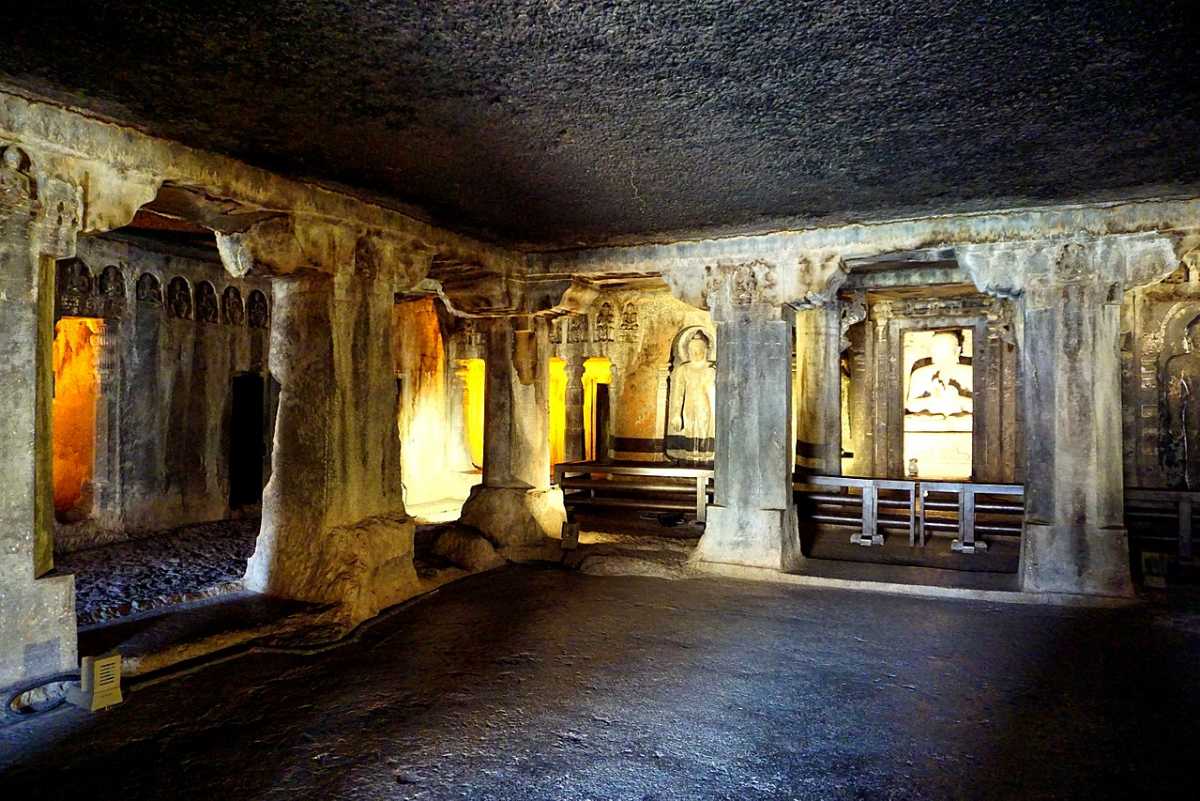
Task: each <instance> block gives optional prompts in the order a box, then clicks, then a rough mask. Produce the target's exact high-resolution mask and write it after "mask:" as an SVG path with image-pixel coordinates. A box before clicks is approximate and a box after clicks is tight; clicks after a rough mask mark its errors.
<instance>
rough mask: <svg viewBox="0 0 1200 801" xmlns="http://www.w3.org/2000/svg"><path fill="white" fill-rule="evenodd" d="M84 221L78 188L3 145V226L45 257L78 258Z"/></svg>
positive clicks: (0, 146)
mask: <svg viewBox="0 0 1200 801" xmlns="http://www.w3.org/2000/svg"><path fill="white" fill-rule="evenodd" d="M82 219H83V191H82V190H81V189H80V187H79V185H78V184H75V183H72V182H70V181H67V180H64V179H62V178H61V177H59V176H57V175H54V174H52V173H50V172H47V171H46V170H44V169H42V168H41V166H40V165H38V164H36V163H35V162H34V161H33V159H32V158H31V157H30V155H29V153H28V152H27V151H26V150H25V149H24V148H22V147H20V146H18V145H14V144H5V143H3V142H0V224H4V225H6V226H16V228H15V229H10V233H9V234H7V237H8V238H10V239H11V238H12V237H13V235H14V234H17V231H18V230H21V231H23V232H24V237H26V238H28V239H29V240H30V241H31V244H32V245H33V246H34V247H35V248H36V249H37V251H38V252H39V253H41V254H44V255H48V256H53V257H55V258H60V259H61V258H69V257H71V256H74V255H75V241H76V238H77V237H78V234H79V231H80V228H81V226H82Z"/></svg>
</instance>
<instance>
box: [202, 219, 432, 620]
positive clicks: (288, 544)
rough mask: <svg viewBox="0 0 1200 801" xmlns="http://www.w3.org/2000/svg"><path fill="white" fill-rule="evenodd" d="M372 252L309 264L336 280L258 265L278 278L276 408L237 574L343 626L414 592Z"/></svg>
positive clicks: (384, 263)
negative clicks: (264, 476) (324, 611)
mask: <svg viewBox="0 0 1200 801" xmlns="http://www.w3.org/2000/svg"><path fill="white" fill-rule="evenodd" d="M252 235H253V234H252ZM257 244H258V245H259V246H261V244H262V243H261V242H260V243H257ZM245 245H246V243H245V242H236V241H235V242H229V243H227V244H226V247H227V248H232V249H234V250H235V252H231V253H228V254H226V253H223V256H226V255H227V256H228V257H232V258H235V259H239V260H240V259H244V258H248V257H249V256H248V255H247V253H246V251H245V250H240V249H241V248H243V246H245ZM370 245H371V243H370V242H363V241H360V242H359V243H358V248H357V251H353V250H349V248H346V249H345V250H344V251H342V252H341V255H340V254H339V253H336V252H331V253H325V254H321V257H320V258H318V257H317V256H315V255H313V256H306V257H305V260H306V261H308V262H309V263H310V264H311V263H317V264H330V265H337V268H338V269H337V271H336V272H335V273H328V272H315V271H313V270H311V269H310V270H303V271H291V270H287V269H286V268H288V267H290V265H288V264H283V265H275V264H269V265H264V266H266V267H268V268H270V269H274V270H276V271H277V272H279V273H283V274H282V275H277V277H276V278H275V279H274V280H273V282H272V289H273V294H274V306H273V308H272V309H271V314H270V322H271V345H270V355H269V365H270V373H271V376H272V378H273V379H274V380H275V381H277V382H278V384H279V401H278V410H277V412H276V424H275V440H274V441H275V446H274V449H273V451H272V469H271V479H270V481H269V482H268V484H267V486H266V488H265V490H264V491H263V519H262V528H261V530H260V532H259V536H258V541H257V543H256V546H255V551H254V555H253V556H252V557H251V558H250V560H249V562H248V564H247V568H246V577H245V583H246V587H247V588H248V589H251V590H255V591H257V592H264V593H269V594H272V595H280V596H284V597H288V598H296V599H300V600H306V601H315V602H322V603H336V604H339V616H340V618H341V620H342V621H343V622H345V623H347V624H353V623H356V622H358V621H361V620H364V619H366V618H368V617H370V616H372V615H374V614H376V613H377V612H378V611H379V610H380V609H383V608H385V607H387V606H390V605H392V604H395V603H398V602H399V601H401V600H404V599H405V598H408V597H411V596H412V595H414V594H415V593H417V592H419V590H420V585H419V584H418V582H417V577H416V573H415V571H414V569H413V566H412V544H413V539H412V538H413V523H412V521H411V520H409V519H408V518H407V517H406V516H405V514H404V501H403V491H402V484H401V478H402V476H401V465H400V439H399V432H398V431H397V427H396V413H397V398H398V396H397V387H396V381H395V370H394V362H393V358H392V336H391V326H392V306H393V304H394V293H395V277H394V275H393V274H392V273H391V272H390V267H389V265H390V264H391V263H392V260H391V259H383V258H379V257H377V256H375V255H372V253H371V247H370ZM346 251H349V253H350V254H354V255H352V256H351V255H345V254H346ZM260 253H261V254H262V255H261V256H260V257H259V258H268V257H269V254H270V250H269V249H268V248H262V250H261V251H260ZM342 258H344V259H345V260H344V261H343V260H342ZM227 263H228V262H227Z"/></svg>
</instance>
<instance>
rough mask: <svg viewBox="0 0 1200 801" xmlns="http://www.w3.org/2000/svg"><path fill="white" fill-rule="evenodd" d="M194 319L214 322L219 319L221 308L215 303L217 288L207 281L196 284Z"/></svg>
mask: <svg viewBox="0 0 1200 801" xmlns="http://www.w3.org/2000/svg"><path fill="white" fill-rule="evenodd" d="M196 320H197V321H199V322H202V323H209V324H214V325H215V324H216V323H219V322H220V321H221V308H220V305H219V304H218V303H217V290H216V288H215V287H213V285H212V284H210V283H209V282H208V281H201V282H200V283H199V284H196Z"/></svg>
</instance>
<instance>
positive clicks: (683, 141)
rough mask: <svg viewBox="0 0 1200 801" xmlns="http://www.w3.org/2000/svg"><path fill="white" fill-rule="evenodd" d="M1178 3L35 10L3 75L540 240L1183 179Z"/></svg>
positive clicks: (12, 18)
mask: <svg viewBox="0 0 1200 801" xmlns="http://www.w3.org/2000/svg"><path fill="white" fill-rule="evenodd" d="M1188 5H1189V4H1188V3H1186V2H1171V1H1170V0H1167V1H1165V2H1158V3H1153V4H1147V3H1143V2H1138V0H1123V1H1121V0H1066V1H1065V2H1057V3H1053V4H1047V3H1043V2H1040V0H1009V1H1008V2H986V1H985V0H962V1H961V2H953V0H905V2H887V1H886V0H848V1H846V2H821V1H819V0H818V1H812V2H776V1H771V2H768V1H767V0H755V2H746V0H667V1H665V2H625V0H609V1H608V2H568V0H542V1H541V2H532V1H531V0H526V1H524V2H522V1H521V0H477V1H475V2H468V1H467V0H462V1H461V2H457V1H456V2H444V3H421V2H417V3H411V2H410V3H405V2H386V1H385V0H340V1H335V0H307V1H306V0H290V1H289V0H256V1H255V2H245V0H237V1H236V2H229V0H210V1H209V2H205V3H194V2H170V1H169V0H142V1H141V2H135V1H134V0H109V2H105V3H88V4H83V3H78V2H63V0H41V1H40V2H37V3H23V4H20V5H19V6H17V7H15V8H12V9H9V11H8V14H7V19H6V24H5V25H4V28H3V33H0V81H3V82H6V83H10V84H14V85H16V86H18V87H21V88H23V89H24V90H26V91H29V92H32V93H35V94H38V95H41V96H49V97H57V98H60V99H69V100H70V102H72V103H74V104H76V105H80V106H83V107H86V108H89V109H92V110H94V111H96V112H98V113H101V114H103V115H104V116H106V117H109V118H112V119H116V120H119V121H123V122H128V123H132V124H135V125H138V126H139V127H141V128H143V129H145V130H148V131H150V132H152V133H156V134H159V135H162V136H166V137H169V138H173V139H178V140H181V141H184V142H187V143H189V144H193V145H197V146H200V147H204V148H209V149H213V150H217V151H221V152H226V153H229V154H232V155H235V156H238V157H240V158H243V159H246V160H248V161H250V162H252V163H255V164H259V165H262V166H265V167H269V168H272V169H276V170H279V171H283V172H287V173H290V174H294V175H300V176H305V177H315V178H319V179H322V180H325V181H329V182H335V183H339V184H343V185H346V186H351V187H355V188H356V189H357V190H360V191H362V192H364V193H368V194H372V195H376V196H379V197H381V198H387V199H389V202H392V203H393V204H396V203H400V202H402V203H405V204H411V205H412V206H414V207H416V208H419V209H423V210H424V211H425V212H426V213H427V214H428V216H430V217H431V218H432V219H434V220H435V221H437V222H440V223H442V224H445V225H449V226H451V227H454V228H457V229H460V230H468V231H475V232H477V233H481V234H483V235H485V236H489V237H493V238H503V239H508V240H511V241H514V242H520V243H536V244H538V245H540V246H562V245H571V244H575V243H591V244H594V243H599V242H605V241H619V240H626V241H628V240H644V239H647V238H649V237H650V235H652V234H656V233H663V232H677V233H678V232H688V231H697V230H700V229H717V230H732V229H762V228H772V227H779V226H781V225H803V224H812V223H831V222H844V221H850V220H856V219H879V218H885V217H896V216H904V215H910V214H927V213H936V212H945V211H964V210H971V209H981V208H996V207H1000V206H1009V205H1028V204H1031V203H1033V204H1036V203H1045V202H1061V201H1075V200H1094V199H1104V198H1112V197H1137V196H1149V195H1156V194H1170V193H1181V192H1191V191H1195V188H1196V187H1197V186H1200V136H1197V135H1196V133H1195V125H1196V124H1197V120H1200V80H1198V79H1197V76H1196V66H1195V59H1194V55H1195V37H1194V33H1193V29H1191V28H1190V27H1185V21H1186V20H1187V15H1186V14H1185V13H1184V12H1185V9H1186V7H1187V6H1188Z"/></svg>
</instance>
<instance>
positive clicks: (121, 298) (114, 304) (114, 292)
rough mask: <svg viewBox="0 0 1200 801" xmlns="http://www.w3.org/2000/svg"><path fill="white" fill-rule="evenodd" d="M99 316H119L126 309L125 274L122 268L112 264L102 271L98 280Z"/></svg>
mask: <svg viewBox="0 0 1200 801" xmlns="http://www.w3.org/2000/svg"><path fill="white" fill-rule="evenodd" d="M97 290H98V292H97V302H98V308H97V311H98V312H99V316H101V317H119V316H120V315H121V312H123V311H124V310H125V275H124V274H123V273H122V272H121V268H120V267H118V266H117V265H115V264H110V265H108V266H107V267H105V268H104V270H103V271H101V273H100V278H99V281H98V282H97Z"/></svg>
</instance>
